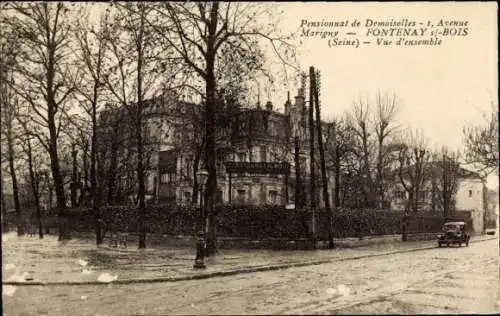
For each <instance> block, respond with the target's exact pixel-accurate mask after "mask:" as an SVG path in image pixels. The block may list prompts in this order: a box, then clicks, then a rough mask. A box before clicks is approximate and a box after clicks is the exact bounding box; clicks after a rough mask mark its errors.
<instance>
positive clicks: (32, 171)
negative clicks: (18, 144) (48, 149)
mask: <svg viewBox="0 0 500 316" xmlns="http://www.w3.org/2000/svg"><path fill="white" fill-rule="evenodd" d="M32 141H33V137H32V136H31V134H29V133H26V139H25V140H24V142H23V144H22V147H23V150H24V153H25V154H26V160H27V161H28V171H29V182H30V188H31V194H32V197H33V202H34V204H35V209H36V222H37V226H38V236H39V237H40V238H43V225H42V209H41V205H40V183H41V180H42V179H41V176H40V175H41V170H40V168H39V163H38V161H35V158H34V152H33V144H32Z"/></svg>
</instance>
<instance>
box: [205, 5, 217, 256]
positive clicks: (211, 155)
mask: <svg viewBox="0 0 500 316" xmlns="http://www.w3.org/2000/svg"><path fill="white" fill-rule="evenodd" d="M218 14H219V3H218V2H214V3H213V4H212V8H211V12H210V20H209V23H208V28H207V33H208V35H207V51H206V54H205V62H206V78H205V82H206V87H205V89H206V90H205V93H206V96H207V101H206V110H205V115H206V117H205V122H206V125H205V126H206V131H205V132H206V136H205V137H206V144H205V164H206V167H207V169H208V170H207V171H208V181H207V192H206V197H207V199H206V200H205V201H206V203H205V205H206V208H205V210H206V211H207V212H206V214H207V217H208V221H207V223H208V229H207V231H208V236H207V247H206V255H207V256H211V255H214V254H215V253H216V252H217V240H216V227H215V224H216V223H215V216H214V211H215V209H214V197H215V192H216V189H217V170H216V161H215V153H216V143H215V106H216V104H215V103H216V91H217V84H216V80H215V55H216V51H215V40H216V35H217V34H216V31H217V22H218V21H217V20H218Z"/></svg>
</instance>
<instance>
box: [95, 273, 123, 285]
mask: <svg viewBox="0 0 500 316" xmlns="http://www.w3.org/2000/svg"><path fill="white" fill-rule="evenodd" d="M116 279H118V276H117V275H111V274H109V273H107V272H106V273H102V274H101V275H100V276H99V277H98V278H97V281H99V282H103V283H109V282H113V281H115V280H116Z"/></svg>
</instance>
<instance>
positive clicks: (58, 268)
mask: <svg viewBox="0 0 500 316" xmlns="http://www.w3.org/2000/svg"><path fill="white" fill-rule="evenodd" d="M496 238H497V237H496V236H487V235H484V236H476V237H474V238H473V241H474V242H477V241H481V240H488V239H496ZM344 243H345V241H344ZM350 243H351V244H354V243H355V241H354V240H352V241H350ZM128 246H129V247H128V248H126V249H123V248H121V249H120V248H110V247H108V246H107V245H103V246H99V247H97V246H96V245H95V244H93V242H92V241H91V240H86V239H73V240H70V241H67V242H59V241H57V237H55V236H46V237H45V238H44V239H43V240H40V239H38V238H37V237H26V236H24V237H17V236H16V235H15V233H8V234H4V235H3V236H2V253H3V258H2V275H3V280H2V282H3V284H5V285H7V284H16V285H24V284H26V285H28V284H67V285H72V284H101V283H109V282H113V283H136V282H167V281H180V280H189V279H199V278H207V277H213V276H223V275H231V274H238V273H246V272H252V271H265V270H276V269H282V268H287V267H292V266H304V265H313V264H321V263H326V262H329V261H338V260H342V261H343V260H354V259H359V258H363V257H368V256H377V255H384V254H388V253H393V252H407V251H416V250H419V249H429V248H435V247H436V242H435V241H421V242H406V243H401V242H394V243H380V244H376V245H371V246H361V247H356V248H340V249H335V250H316V251H266V250H247V251H245V250H220V251H219V254H218V255H217V256H215V257H213V258H207V259H206V260H205V262H206V266H207V268H206V269H204V270H194V269H193V263H194V256H195V249H193V248H173V247H168V246H161V245H154V246H153V247H154V248H148V249H143V250H138V249H137V247H136V245H135V244H129V245H128Z"/></svg>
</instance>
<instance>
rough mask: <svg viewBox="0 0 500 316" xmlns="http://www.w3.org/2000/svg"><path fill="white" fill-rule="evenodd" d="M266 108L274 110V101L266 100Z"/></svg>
mask: <svg viewBox="0 0 500 316" xmlns="http://www.w3.org/2000/svg"><path fill="white" fill-rule="evenodd" d="M266 110H268V111H272V110H273V103H272V102H271V101H267V102H266Z"/></svg>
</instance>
